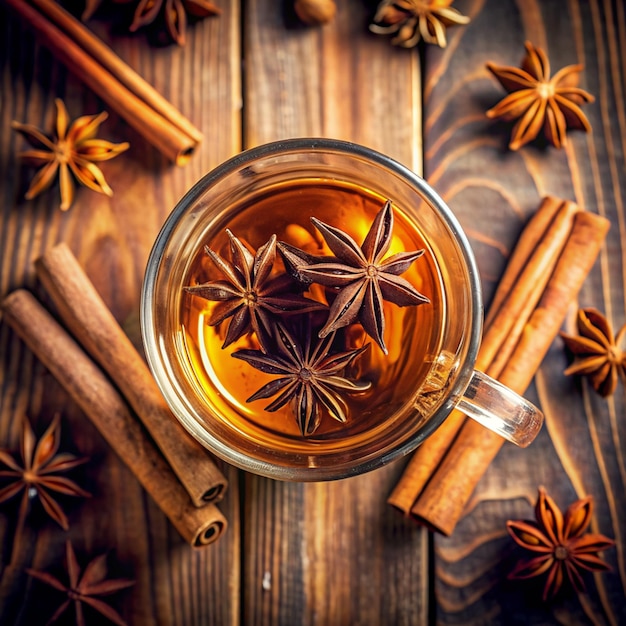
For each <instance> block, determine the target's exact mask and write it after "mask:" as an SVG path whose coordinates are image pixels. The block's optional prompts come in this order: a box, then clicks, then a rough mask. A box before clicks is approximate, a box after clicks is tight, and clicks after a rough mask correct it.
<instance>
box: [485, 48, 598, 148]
mask: <svg viewBox="0 0 626 626" xmlns="http://www.w3.org/2000/svg"><path fill="white" fill-rule="evenodd" d="M525 47H526V55H525V56H524V58H523V60H522V66H521V68H517V67H508V66H500V65H496V64H494V63H487V69H489V71H490V72H491V73H492V74H493V75H494V76H495V77H496V78H497V79H498V81H499V82H500V84H501V85H502V86H503V87H504V88H505V89H506V90H507V91H508V92H509V95H508V96H506V97H505V98H503V99H502V100H501V101H500V102H498V104H496V106H494V107H493V108H491V109H489V111H487V117H489V118H501V119H503V120H505V121H512V120H517V123H516V124H515V126H514V127H513V132H512V135H511V140H510V143H509V148H510V149H511V150H517V149H518V148H521V147H522V146H523V145H525V144H527V143H528V142H530V141H532V140H533V139H535V138H536V137H537V136H538V135H539V133H540V131H542V130H543V133H544V135H545V137H546V139H547V140H548V141H549V142H550V143H551V144H552V145H553V146H555V147H556V148H561V147H562V146H564V145H565V143H566V140H567V129H568V128H572V129H579V130H584V131H587V132H588V131H590V130H591V124H590V123H589V120H588V119H587V117H586V116H585V114H584V113H583V111H582V109H581V108H580V105H582V104H584V103H586V102H593V101H594V97H593V96H592V95H591V94H590V93H588V92H587V91H585V90H583V89H580V88H579V87H578V81H579V74H580V72H581V71H582V70H583V66H582V65H568V66H567V67H564V68H562V69H560V70H559V71H558V72H557V73H556V74H555V75H554V76H552V77H550V61H549V60H548V57H547V55H546V53H545V52H544V51H543V50H542V49H541V48H539V47H537V46H534V45H533V44H532V43H530V42H529V41H527V42H526V44H525Z"/></svg>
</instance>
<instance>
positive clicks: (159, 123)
mask: <svg viewBox="0 0 626 626" xmlns="http://www.w3.org/2000/svg"><path fill="white" fill-rule="evenodd" d="M5 1H6V3H7V4H8V5H9V6H10V7H11V8H12V9H13V10H14V11H15V12H16V13H18V14H19V15H20V16H21V17H22V18H23V19H24V20H25V21H26V22H27V23H28V24H29V26H30V27H31V28H32V29H33V30H34V31H35V33H36V34H37V36H38V37H39V38H40V39H41V41H42V42H43V44H44V45H45V46H46V47H48V48H49V49H50V51H51V52H52V53H53V54H54V55H55V56H56V57H57V58H58V59H59V60H60V61H61V62H62V63H64V64H65V65H66V66H67V67H68V69H69V70H70V71H71V72H72V73H74V74H75V75H76V76H77V77H78V78H79V79H80V80H82V81H83V82H84V83H85V84H86V85H87V86H88V87H89V88H90V89H91V90H92V91H93V92H94V93H96V94H97V95H98V96H99V97H100V98H102V99H103V100H104V101H105V102H106V103H107V104H108V106H109V107H110V108H111V109H113V110H115V111H116V112H117V113H118V114H119V115H120V116H121V117H123V118H124V119H125V120H126V121H127V122H128V124H129V125H130V126H132V127H133V128H134V129H135V130H136V131H137V132H139V133H140V134H141V135H142V136H143V137H144V138H145V139H147V140H148V141H149V142H150V143H152V145H154V146H155V147H156V148H157V149H158V150H160V151H161V152H162V153H163V154H164V155H165V156H166V157H167V158H168V159H170V160H171V161H173V162H174V163H176V164H177V165H184V164H185V163H187V162H188V161H189V159H190V158H191V156H192V154H193V152H194V150H195V149H196V147H197V145H198V144H199V142H200V141H201V140H202V133H201V132H200V131H199V130H198V129H197V128H196V127H195V126H194V125H193V124H192V123H191V122H190V121H189V120H188V119H187V118H185V117H184V116H183V115H182V114H181V113H180V112H179V111H178V110H177V109H176V108H175V107H174V106H173V105H172V104H171V103H169V102H168V101H167V100H166V99H165V98H163V96H161V95H160V94H159V93H158V92H157V91H156V90H155V89H154V88H153V87H152V86H151V85H150V84H149V83H148V82H147V81H145V80H144V79H143V78H142V77H141V76H140V75H139V74H137V73H136V72H135V71H134V70H133V69H132V68H131V67H130V66H129V65H128V64H126V63H125V62H124V61H123V60H122V59H121V58H120V57H119V56H117V55H116V54H115V52H113V50H111V49H110V48H109V47H107V46H106V45H105V44H104V43H103V42H102V41H101V40H100V39H99V38H98V37H97V36H96V35H95V34H94V33H93V32H92V31H90V30H89V29H88V28H87V27H86V26H85V25H84V24H82V23H81V22H80V21H79V20H77V19H76V18H75V17H74V16H73V15H71V14H70V13H68V12H67V11H66V10H65V9H63V8H62V7H61V6H59V5H58V4H57V3H56V2H54V0H5Z"/></svg>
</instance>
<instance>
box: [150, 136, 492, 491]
mask: <svg viewBox="0 0 626 626" xmlns="http://www.w3.org/2000/svg"><path fill="white" fill-rule="evenodd" d="M311 151H313V152H320V153H324V152H326V153H329V152H331V153H340V154H344V155H347V156H357V157H360V158H362V159H364V160H366V161H369V162H371V163H374V164H376V165H379V166H381V167H383V168H385V169H388V170H390V171H391V172H393V173H395V174H396V175H398V176H399V177H400V178H401V179H403V180H404V181H405V182H407V183H408V184H409V185H410V186H413V187H414V188H416V189H417V191H418V192H419V194H420V195H421V196H422V197H423V198H424V200H426V201H427V202H428V203H429V204H430V205H431V206H432V207H434V208H435V209H436V210H437V212H438V213H439V215H440V217H441V218H442V219H443V221H444V223H445V224H446V226H447V227H448V229H449V230H450V232H451V234H452V235H453V236H454V238H455V239H456V241H457V243H458V248H459V250H460V252H461V256H462V258H463V261H464V263H465V265H466V268H467V277H468V280H469V283H470V284H469V290H468V292H469V297H470V302H471V308H472V311H473V316H472V319H471V324H470V326H469V329H468V341H467V354H466V358H465V360H464V361H463V362H462V363H461V366H460V367H459V371H458V372H457V375H456V377H455V380H454V382H453V384H452V385H451V388H450V390H449V391H448V393H447V397H446V400H445V401H444V402H443V403H442V404H441V406H440V407H439V408H438V409H437V411H436V412H435V413H434V414H433V415H431V416H430V417H429V419H428V420H427V421H426V422H425V423H424V424H423V425H422V426H421V427H420V429H419V431H418V433H416V434H415V436H414V437H409V438H407V440H406V441H404V442H403V443H402V444H401V445H398V446H396V447H394V448H392V449H391V450H389V451H387V453H385V454H381V455H378V456H375V457H374V458H367V459H365V460H363V461H358V460H356V461H354V462H352V463H351V464H350V465H349V467H340V468H339V469H338V468H335V467H326V466H324V467H304V466H303V467H295V468H294V467H289V466H284V465H280V464H272V463H269V462H268V461H265V460H262V459H257V458H255V457H252V456H250V455H248V454H246V453H244V452H240V451H238V450H234V449H232V448H230V447H228V446H227V445H225V444H224V443H223V442H222V441H221V440H220V439H217V438H216V437H213V435H212V433H210V432H209V431H207V430H206V429H205V428H202V427H200V426H199V425H198V427H197V429H196V428H191V425H190V424H188V423H186V421H184V420H183V419H181V418H180V416H178V415H177V414H176V412H175V411H174V410H173V408H172V413H173V415H174V416H175V417H176V419H178V420H179V421H180V422H181V424H182V425H183V426H184V427H185V429H186V430H187V431H189V432H190V434H191V435H192V436H193V437H194V438H195V439H197V440H198V441H199V442H200V443H201V444H202V445H203V446H205V447H206V448H207V449H208V450H209V451H211V452H213V453H215V454H216V455H217V456H219V457H220V458H222V459H224V460H225V461H227V462H229V463H231V464H233V465H235V466H236V467H238V468H240V469H244V470H246V471H249V472H252V473H255V474H259V475H262V476H266V477H269V478H274V479H280V480H289V481H300V482H312V481H322V480H335V479H341V478H347V477H349V476H354V475H357V474H363V473H365V472H368V471H371V470H374V469H377V468H379V467H382V466H383V465H386V464H388V463H389V462H391V461H393V460H395V459H397V458H399V457H401V456H403V455H405V454H408V453H410V452H411V451H412V450H414V449H415V448H416V447H417V446H418V445H419V444H420V443H421V442H422V441H423V440H424V439H425V438H427V437H428V436H429V435H430V434H432V433H433V432H434V431H435V430H436V429H437V428H438V427H439V426H440V425H441V424H442V423H443V421H444V420H445V419H446V417H447V416H448V415H449V414H450V412H451V411H452V410H453V408H454V406H455V405H456V404H457V402H458V399H459V398H460V397H461V396H462V395H463V393H464V392H465V390H466V388H467V386H468V385H469V382H470V380H471V377H472V375H473V372H474V367H475V362H476V358H477V355H478V349H479V346H480V341H481V335H482V321H483V314H482V313H483V302H482V287H481V284H480V277H479V272H478V266H477V263H476V259H475V256H474V253H473V251H472V248H471V246H470V243H469V240H468V238H467V235H466V234H465V232H464V231H463V229H462V227H461V225H460V222H459V221H458V219H457V218H456V216H455V215H454V213H453V212H452V210H451V209H450V207H449V206H448V205H447V204H446V202H445V201H444V200H443V199H442V198H441V196H439V194H438V193H437V192H436V191H435V190H434V189H433V188H432V187H431V186H430V184H429V183H428V182H427V181H426V180H425V179H424V178H422V177H421V176H420V175H418V174H416V173H415V172H413V171H412V170H411V169H409V168H408V167H407V166H405V165H402V164H401V163H400V162H398V161H397V160H395V159H393V158H392V157H389V156H387V155H384V154H382V153H380V152H378V151H376V150H374V149H372V148H369V147H366V146H363V145H361V144H358V143H353V142H349V141H344V140H339V139H327V138H313V137H309V138H294V139H285V140H280V141H273V142H269V143H265V144H261V145H259V146H256V147H252V148H249V149H247V150H244V151H242V152H241V153H239V154H237V155H235V156H233V157H231V158H229V159H227V160H226V161H224V162H222V163H221V164H220V165H218V166H216V167H215V168H213V169H212V170H211V171H209V172H208V173H207V174H205V175H204V176H202V178H200V179H199V180H198V181H197V182H196V183H195V184H194V185H193V186H192V187H191V188H190V189H189V190H188V191H187V192H186V193H185V195H184V196H182V198H181V199H180V200H179V201H178V202H177V203H176V205H175V207H174V209H173V210H172V211H171V212H170V214H169V215H168V216H167V218H166V219H165V222H164V223H163V225H162V227H161V229H160V231H159V233H158V235H157V238H156V239H155V242H154V244H153V246H152V249H151V251H150V254H149V257H148V261H147V264H146V270H145V275H144V280H143V286H142V291H141V301H140V325H141V335H142V340H143V344H144V348H145V355H146V360H147V362H148V365H149V367H150V369H151V371H152V374H153V376H154V377H155V379H156V382H157V385H158V386H159V388H160V389H161V391H162V393H163V394H164V395H165V397H166V399H167V393H166V388H168V387H169V385H170V383H169V376H168V373H167V371H166V368H165V367H164V366H163V365H162V364H161V363H160V362H159V359H158V358H157V355H160V354H161V351H160V350H159V348H158V345H157V341H156V336H157V335H156V329H155V325H154V319H153V310H154V299H153V294H154V293H155V287H156V284H157V278H158V269H159V267H160V261H161V259H162V258H163V256H164V253H165V251H166V247H167V245H168V242H169V240H170V238H171V236H172V233H173V232H174V230H175V228H176V227H177V225H178V224H179V222H180V220H181V218H182V217H183V216H184V215H185V214H186V212H187V211H188V209H189V207H190V206H192V205H193V204H194V202H195V201H196V200H198V199H199V198H200V197H201V196H202V195H203V194H204V193H205V192H206V191H207V190H208V189H209V188H211V186H212V185H214V184H215V183H217V182H218V181H219V180H221V179H223V178H225V177H226V176H228V175H229V174H231V173H233V172H235V171H237V170H241V169H242V168H243V167H245V166H246V165H247V164H249V163H252V162H254V161H257V160H259V159H262V158H267V157H271V156H272V155H286V154H289V153H294V154H295V153H302V152H311Z"/></svg>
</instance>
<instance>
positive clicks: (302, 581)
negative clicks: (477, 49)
mask: <svg viewBox="0 0 626 626" xmlns="http://www.w3.org/2000/svg"><path fill="white" fill-rule="evenodd" d="M274 6H275V3H274V2H272V0H254V1H252V2H249V3H248V5H247V11H246V13H245V15H244V35H245V38H244V57H245V59H246V73H245V93H246V98H247V99H246V106H245V107H244V121H245V123H244V129H245V135H244V144H245V146H246V147H249V146H253V145H257V144H260V143H265V142H267V141H273V140H277V139H283V138H287V137H298V136H300V137H304V136H319V137H333V138H339V139H345V140H350V141H355V142H358V143H362V144H365V145H368V146H370V147H372V148H374V149H377V150H380V151H382V152H386V153H387V154H389V155H390V156H392V157H394V158H396V159H398V160H400V161H401V162H403V163H404V164H406V165H407V166H409V167H412V168H413V169H414V170H416V171H419V170H420V169H421V155H420V152H421V144H420V133H419V128H420V124H421V107H420V97H419V94H420V73H419V70H420V67H419V57H418V55H417V53H416V51H415V50H413V51H404V52H403V53H402V54H398V53H397V51H396V50H393V49H391V47H390V46H389V44H388V42H387V41H385V40H383V39H377V38H376V37H374V36H373V35H371V34H369V33H368V32H367V29H366V25H367V19H368V17H369V16H370V14H369V13H368V12H367V10H366V9H364V7H363V5H362V3H360V2H357V1H355V0H350V1H348V2H343V3H340V4H339V5H338V12H337V16H336V18H335V20H333V22H332V23H330V24H327V25H326V26H324V27H323V28H317V29H316V28H309V29H307V28H302V27H298V26H295V25H294V26H293V27H291V28H289V27H286V23H285V21H284V20H285V19H288V15H287V16H285V17H284V16H281V15H280V14H277V13H276V11H274V10H273V8H272V7H274ZM400 469H401V468H400V467H399V465H398V464H397V463H396V464H392V465H391V466H389V467H387V468H384V469H382V470H378V471H376V472H374V473H372V474H368V475H365V476H361V477H357V478H351V479H348V480H343V481H339V482H334V483H320V484H289V483H278V482H273V481H270V480H267V479H264V478H259V477H255V476H252V475H246V477H245V498H246V502H245V512H244V515H243V517H242V524H243V531H244V532H243V542H244V543H243V548H244V568H245V569H244V572H243V580H242V584H243V589H244V592H243V593H244V614H243V621H244V623H246V624H273V623H277V624H296V623H297V624H303V625H319V626H323V625H327V624H363V625H365V624H370V625H374V624H424V623H426V621H427V619H428V618H427V615H428V614H427V611H428V595H427V594H428V550H427V548H428V537H427V535H426V534H425V531H423V530H421V529H418V528H417V527H411V526H410V525H409V524H406V523H405V522H404V520H402V518H400V517H398V516H396V515H395V513H394V512H393V511H391V510H389V509H388V508H387V507H386V506H385V499H386V497H387V495H388V493H389V491H390V489H391V487H392V485H393V483H394V481H395V480H396V479H397V477H398V473H399V471H400ZM264 581H265V586H264V585H263V582H264Z"/></svg>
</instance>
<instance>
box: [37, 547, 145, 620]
mask: <svg viewBox="0 0 626 626" xmlns="http://www.w3.org/2000/svg"><path fill="white" fill-rule="evenodd" d="M65 557H66V567H67V574H68V579H69V582H68V583H67V584H66V583H64V582H62V581H60V580H59V579H58V578H56V577H54V576H52V575H51V574H48V573H47V572H39V571H37V570H33V569H27V570H26V571H27V573H28V574H29V575H30V576H32V577H33V578H37V579H38V580H40V581H41V582H43V583H45V584H46V585H50V586H51V587H54V589H57V590H58V591H61V592H63V593H65V594H66V595H67V598H66V599H65V601H64V602H63V604H61V606H59V608H58V609H57V610H56V611H55V613H54V615H53V616H52V617H51V618H50V619H49V620H48V622H47V623H48V624H52V623H53V622H55V621H56V620H57V619H58V618H59V617H60V616H61V615H62V614H63V613H64V612H65V611H66V610H67V609H68V607H69V605H70V604H71V603H72V602H73V603H74V608H75V610H76V624H77V626H85V624H86V623H87V622H86V621H85V617H84V612H83V604H86V605H88V606H90V607H91V608H93V609H95V610H96V611H98V612H99V613H100V614H101V615H103V616H104V617H106V618H107V619H109V620H110V621H111V622H113V623H114V624H118V626H125V624H126V622H124V620H123V618H122V616H121V615H120V614H119V613H118V612H117V611H116V610H115V609H113V608H112V607H111V606H109V605H108V604H107V603H106V602H103V601H102V600H100V598H98V597H96V596H108V595H110V594H112V593H115V592H116V591H120V590H121V589H126V588H127V587H131V586H132V585H134V584H135V581H134V580H129V579H127V578H117V579H109V580H107V578H106V575H107V565H106V558H107V555H106V554H101V555H100V556H97V557H96V558H94V559H93V560H92V561H90V562H89V563H88V564H87V566H86V567H85V570H84V571H83V573H82V575H81V570H80V566H79V564H78V560H77V559H76V553H75V552H74V548H73V547H72V544H71V543H70V542H69V541H66V542H65Z"/></svg>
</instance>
